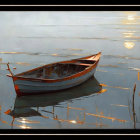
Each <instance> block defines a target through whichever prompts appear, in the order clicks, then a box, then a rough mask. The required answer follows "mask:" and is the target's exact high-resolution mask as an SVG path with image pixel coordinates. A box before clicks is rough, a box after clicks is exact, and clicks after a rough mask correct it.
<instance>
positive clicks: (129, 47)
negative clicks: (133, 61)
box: [124, 42, 135, 49]
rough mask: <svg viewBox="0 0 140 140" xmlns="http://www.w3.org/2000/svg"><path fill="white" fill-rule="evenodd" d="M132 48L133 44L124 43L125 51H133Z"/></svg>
mask: <svg viewBox="0 0 140 140" xmlns="http://www.w3.org/2000/svg"><path fill="white" fill-rule="evenodd" d="M134 46H135V43H134V42H124V47H125V48H127V49H133V47H134Z"/></svg>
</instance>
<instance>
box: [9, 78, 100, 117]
mask: <svg viewBox="0 0 140 140" xmlns="http://www.w3.org/2000/svg"><path fill="white" fill-rule="evenodd" d="M101 89H102V86H101V85H100V84H99V82H98V81H97V80H96V78H95V77H94V76H92V77H91V78H90V79H89V80H87V81H86V82H84V83H82V84H81V85H78V86H76V87H73V88H70V89H67V90H64V91H59V92H55V93H50V94H49V93H48V94H40V95H32V96H22V97H20V98H19V97H16V99H15V104H14V109H13V110H12V111H11V112H10V113H9V114H8V115H11V116H14V117H15V118H16V117H29V116H41V114H40V113H39V112H38V111H36V110H34V109H32V107H37V108H38V107H46V106H55V105H58V104H60V103H61V102H64V101H66V100H72V99H75V98H80V97H83V96H89V95H92V94H95V93H98V92H99V91H100V90H101Z"/></svg>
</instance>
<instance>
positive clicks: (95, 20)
mask: <svg viewBox="0 0 140 140" xmlns="http://www.w3.org/2000/svg"><path fill="white" fill-rule="evenodd" d="M0 19H1V24H0V31H1V33H0V95H1V97H0V129H67V128H70V129H71V128H76V129H81V128H83V129H126V128H127V129H135V128H137V129H139V128H140V53H139V52H140V42H139V41H140V12H138V11H137V12H136V11H129V12H127V11H123V12H121V11H117V12H111V11H108V12H107V11H106V12H103V11H98V12H96V11H94V12H92V11H90V12H0ZM99 51H101V52H102V57H101V59H100V62H99V65H98V67H97V71H96V73H95V75H94V77H92V78H91V79H89V80H88V81H87V82H85V83H83V84H82V85H80V86H77V87H74V88H71V89H69V90H65V91H63V92H57V93H54V94H45V95H37V96H28V97H26V96H23V97H20V98H18V97H16V93H15V90H14V86H13V82H12V79H11V78H9V77H7V76H6V74H8V73H9V72H8V71H7V70H6V68H7V66H6V63H8V62H9V63H10V68H11V70H12V72H13V73H14V74H17V73H19V72H23V71H26V70H29V69H31V68H35V67H38V66H41V65H44V64H48V63H52V62H56V61H61V60H69V59H74V58H78V57H83V56H88V55H92V54H95V53H98V52H99ZM15 68H16V69H15ZM135 83H136V91H135V102H134V104H135V106H134V110H133V109H132V108H133V107H132V95H133V87H134V84H135ZM134 112H135V114H136V115H134Z"/></svg>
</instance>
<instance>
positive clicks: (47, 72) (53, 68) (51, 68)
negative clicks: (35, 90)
mask: <svg viewBox="0 0 140 140" xmlns="http://www.w3.org/2000/svg"><path fill="white" fill-rule="evenodd" d="M95 62H96V61H94V60H86V59H85V60H84V59H80V60H77V61H75V62H73V63H71V62H67V63H63V62H62V63H55V64H52V65H47V66H45V67H42V68H40V69H37V70H34V71H29V72H27V73H24V75H22V76H24V77H25V78H39V79H61V78H64V77H68V76H71V75H73V74H76V73H78V72H81V71H83V70H85V69H86V68H88V67H90V66H92V65H93V64H94V63H95Z"/></svg>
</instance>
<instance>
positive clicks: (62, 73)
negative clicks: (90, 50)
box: [7, 52, 101, 96]
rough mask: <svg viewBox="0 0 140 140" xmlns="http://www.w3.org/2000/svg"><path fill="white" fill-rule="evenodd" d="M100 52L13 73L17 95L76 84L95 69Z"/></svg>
mask: <svg viewBox="0 0 140 140" xmlns="http://www.w3.org/2000/svg"><path fill="white" fill-rule="evenodd" d="M100 56H101V52H99V53H98V54H94V55H91V56H87V57H83V58H78V59H73V60H70V61H61V62H56V63H52V64H47V65H44V66H41V67H37V68H34V69H32V70H29V71H26V72H22V73H19V74H16V75H13V73H12V72H11V70H10V68H9V65H8V64H7V66H8V70H9V71H10V73H11V76H12V79H13V82H14V87H15V91H16V93H17V96H22V95H32V94H41V93H49V92H56V91H60V90H64V89H68V88H71V87H74V86H77V85H79V84H81V83H83V82H85V81H86V80H88V79H89V78H90V77H91V76H93V75H94V73H95V71H96V67H97V64H98V62H99V59H100Z"/></svg>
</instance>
